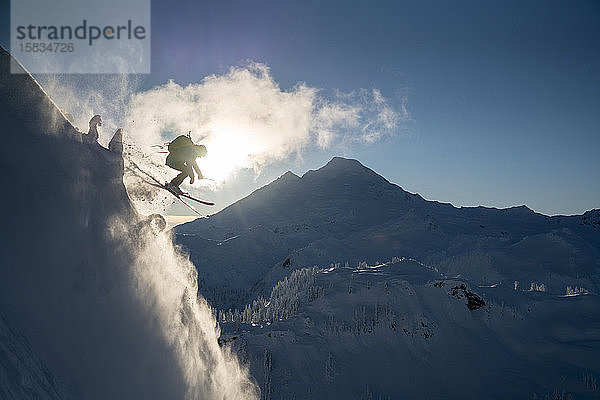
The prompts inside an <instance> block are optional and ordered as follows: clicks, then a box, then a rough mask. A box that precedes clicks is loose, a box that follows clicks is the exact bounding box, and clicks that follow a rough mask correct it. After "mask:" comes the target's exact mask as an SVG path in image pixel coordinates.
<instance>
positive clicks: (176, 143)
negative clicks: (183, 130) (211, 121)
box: [167, 135, 194, 152]
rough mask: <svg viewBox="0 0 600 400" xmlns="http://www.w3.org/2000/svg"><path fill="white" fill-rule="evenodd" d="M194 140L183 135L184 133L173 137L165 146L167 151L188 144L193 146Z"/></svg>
mask: <svg viewBox="0 0 600 400" xmlns="http://www.w3.org/2000/svg"><path fill="white" fill-rule="evenodd" d="M193 145H194V142H192V139H190V138H189V137H187V136H185V135H181V136H177V137H176V138H175V139H173V141H172V142H171V143H169V146H168V147H167V148H168V150H169V152H173V151H176V150H179V149H182V148H184V147H189V146H193Z"/></svg>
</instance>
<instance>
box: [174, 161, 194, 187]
mask: <svg viewBox="0 0 600 400" xmlns="http://www.w3.org/2000/svg"><path fill="white" fill-rule="evenodd" d="M178 167H181V169H179V168H175V169H176V170H178V171H181V173H180V174H179V175H177V176H176V177H175V178H173V180H172V181H171V184H172V185H174V186H177V187H179V185H181V183H182V182H183V180H184V179H185V178H187V177H188V176H190V177H191V178H190V179H192V180H193V179H194V178H193V177H194V175H193V174H194V171H192V168H191V167H190V166H189V165H185V164H181V165H178Z"/></svg>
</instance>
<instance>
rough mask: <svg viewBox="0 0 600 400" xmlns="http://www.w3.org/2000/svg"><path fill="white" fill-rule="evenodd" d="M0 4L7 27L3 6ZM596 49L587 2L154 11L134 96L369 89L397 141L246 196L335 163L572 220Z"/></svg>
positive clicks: (591, 190) (592, 9)
mask: <svg viewBox="0 0 600 400" xmlns="http://www.w3.org/2000/svg"><path fill="white" fill-rule="evenodd" d="M0 10H1V11H2V18H3V20H2V22H3V23H2V24H1V25H2V26H4V27H7V26H8V7H7V4H6V1H4V2H2V6H1V9H0ZM4 22H6V23H4ZM0 39H1V43H2V44H4V45H5V44H7V42H8V29H4V28H3V31H2V36H1V37H0ZM599 39H600V3H599V2H597V1H591V0H590V1H583V0H582V1H574V2H565V1H497V2H481V1H460V0H459V1H453V2H448V1H441V0H439V1H431V0H420V1H381V2H362V1H356V2H352V1H304V2H284V1H253V2H246V1H218V2H216V1H215V2H203V1H189V2H180V3H179V4H176V5H174V3H173V2H167V1H153V2H152V74H151V75H149V76H145V77H143V79H142V81H141V86H140V88H139V90H145V89H150V88H152V87H154V86H156V85H160V84H163V83H165V82H166V81H167V80H168V79H173V80H174V81H175V82H177V83H179V84H181V85H186V84H190V83H196V82H200V81H201V80H202V78H204V77H205V76H207V75H211V74H222V73H226V72H227V70H228V69H229V67H231V66H236V65H243V64H244V63H247V62H248V61H257V62H261V63H264V64H266V65H268V66H269V67H270V69H271V74H272V77H273V78H274V79H275V80H276V81H277V82H278V84H279V85H280V86H281V88H282V89H283V90H287V89H289V88H292V87H293V86H294V85H295V84H296V83H298V82H305V83H306V84H307V85H309V86H310V87H314V88H319V89H322V93H324V95H327V94H328V93H332V92H334V91H335V90H340V91H343V92H350V91H353V90H358V89H360V88H365V89H373V88H377V89H379V90H380V91H381V93H382V95H383V96H384V97H385V98H386V99H387V101H388V103H389V104H390V106H392V107H400V105H401V104H402V100H403V99H404V100H406V102H407V103H406V107H407V110H408V112H409V113H410V117H411V121H410V122H409V123H405V124H402V125H401V126H398V128H397V132H396V134H395V135H388V136H385V137H384V138H382V139H381V140H379V141H377V142H375V143H373V144H370V145H367V144H354V145H352V146H346V147H344V148H343V149H340V148H336V147H332V148H329V149H326V150H323V149H317V148H314V149H308V150H307V151H305V152H304V153H303V159H302V160H301V161H298V160H297V159H294V160H291V159H290V160H289V162H286V161H285V160H284V161H283V162H279V163H276V164H274V165H272V166H271V167H270V168H269V169H268V170H267V171H265V173H264V174H263V176H261V178H260V179H258V180H257V181H256V183H255V184H254V185H250V186H256V185H259V184H262V183H264V182H266V181H268V180H269V179H272V178H274V177H276V176H277V175H278V174H280V173H282V172H284V171H285V170H287V169H292V170H293V171H294V172H296V173H298V174H302V173H303V172H305V171H306V170H307V169H314V168H318V167H319V166H321V165H322V164H324V163H325V162H326V161H328V159H330V158H331V157H332V156H334V155H345V156H348V157H352V158H357V159H359V160H360V161H361V162H362V163H363V164H365V165H366V166H369V167H370V168H372V169H374V170H375V171H377V172H378V173H380V174H382V175H383V176H385V177H386V178H387V179H389V180H390V181H392V182H394V183H397V184H399V185H400V186H402V187H403V188H405V189H406V190H409V191H411V192H418V193H420V194H421V195H423V196H424V197H425V198H428V199H435V200H439V201H444V202H451V203H452V204H454V205H456V206H461V205H486V206H495V207H506V206H511V205H520V204H526V205H528V206H529V207H530V208H532V209H534V210H536V211H539V212H542V213H545V214H573V213H581V212H583V211H585V210H588V209H591V208H600V185H598V183H597V181H598V178H597V174H598V171H600V168H599V167H600V161H599V160H600V158H599V157H598V155H597V153H598V150H599V149H600V132H599V127H600V46H599V45H598V40H599ZM252 188H253V187H247V188H244V189H243V190H242V189H240V190H238V191H235V190H233V189H232V188H229V190H233V192H235V193H236V194H233V195H232V196H234V197H235V196H238V194H237V193H242V192H247V191H249V190H251V189H252Z"/></svg>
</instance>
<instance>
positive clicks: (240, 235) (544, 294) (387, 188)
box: [175, 157, 600, 400]
mask: <svg viewBox="0 0 600 400" xmlns="http://www.w3.org/2000/svg"><path fill="white" fill-rule="evenodd" d="M175 231H176V241H177V242H178V243H179V244H181V245H183V246H184V247H185V248H187V250H188V251H189V252H190V254H191V258H192V260H193V262H194V264H195V266H196V268H197V270H198V279H199V291H200V293H201V294H202V295H203V296H206V297H207V298H208V300H209V301H210V302H211V303H212V305H213V306H214V307H216V309H217V311H216V313H217V316H218V320H219V322H220V327H221V332H222V333H221V338H220V343H221V345H222V346H224V347H228V348H230V349H232V350H233V351H234V352H235V353H236V354H237V355H238V357H239V359H240V360H241V362H242V363H244V364H246V365H248V367H249V369H250V372H251V374H252V376H253V377H254V378H255V379H256V380H257V382H258V384H259V385H260V387H261V391H262V393H261V397H262V398H263V399H292V398H298V399H300V398H302V399H310V398H314V399H325V398H336V399H365V400H366V399H402V398H406V399H423V398H427V399H458V398H469V399H475V398H485V399H515V398H533V399H535V398H538V399H544V398H554V399H569V398H573V399H593V398H598V396H600V384H599V383H598V382H599V381H600V365H599V364H598V362H597V360H598V359H600V318H598V307H600V303H599V297H598V295H597V293H598V287H599V277H600V274H599V269H600V218H599V211H598V210H592V211H589V212H587V213H585V214H584V215H579V216H569V217H548V216H545V215H541V214H537V213H535V212H533V211H532V210H530V209H528V208H527V207H525V206H521V207H513V208H508V209H502V210H500V209H494V208H485V207H474V208H473V207H470V208H456V207H453V206H451V205H449V204H443V203H439V202H433V201H426V200H424V199H423V198H422V197H421V196H419V195H417V194H411V193H408V192H406V191H404V190H403V189H402V188H400V187H399V186H397V185H394V184H391V183H390V182H388V181H387V180H386V179H384V178H383V177H381V176H379V175H377V174H376V173H375V172H373V171H372V170H370V169H368V168H366V167H364V166H363V165H361V164H360V163H359V162H358V161H355V160H348V159H343V158H338V157H336V158H334V159H332V160H331V161H330V162H329V163H328V164H327V165H325V166H324V167H323V168H321V169H319V170H316V171H309V172H307V173H306V174H305V175H304V176H302V177H298V176H296V175H294V174H292V173H291V172H288V173H286V174H284V175H283V176H281V177H280V178H279V179H277V180H275V181H274V182H272V183H271V184H269V185H267V186H265V187H263V188H261V189H259V190H257V191H255V192H254V193H252V194H251V195H250V196H248V197H246V198H245V199H242V200H240V201H239V202H237V203H235V204H233V205H231V206H230V207H228V208H226V209H224V210H223V211H221V212H220V213H218V214H216V215H213V216H211V217H210V218H209V219H200V220H196V221H194V222H191V223H188V224H185V225H181V226H179V227H177V228H176V229H175Z"/></svg>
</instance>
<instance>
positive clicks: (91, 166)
mask: <svg viewBox="0 0 600 400" xmlns="http://www.w3.org/2000/svg"><path fill="white" fill-rule="evenodd" d="M12 61H13V62H14V60H12ZM10 62H11V58H10V55H9V54H8V53H7V52H5V51H4V49H1V48H0V132H1V134H2V146H0V178H1V180H2V182H4V189H3V190H2V195H1V196H0V199H1V202H0V206H1V208H2V213H1V214H0V219H1V227H2V230H1V232H0V316H1V319H0V336H1V337H2V347H0V349H1V350H2V352H0V367H1V369H0V374H1V375H0V384H1V385H2V388H1V389H0V394H2V396H0V397H2V398H67V397H66V396H69V397H70V398H76V399H134V398H144V399H152V398H154V399H168V398H177V399H183V398H191V399H200V398H201V399H210V398H255V397H256V396H257V392H256V390H255V387H254V385H253V384H252V383H251V382H250V380H249V378H248V376H247V374H246V372H245V371H244V370H243V369H242V368H240V366H239V365H238V363H237V361H236V360H235V358H232V357H230V356H229V355H228V354H227V353H226V352H224V351H222V350H221V348H219V346H218V344H217V338H218V336H219V331H218V328H217V327H216V326H215V320H214V318H213V316H212V313H211V310H210V309H209V307H208V306H207V305H206V303H205V302H203V300H202V299H201V298H200V299H197V297H196V293H197V280H196V277H197V276H196V271H195V269H194V267H193V265H192V264H191V263H189V261H188V260H187V259H186V258H185V257H184V256H182V255H181V254H180V253H178V251H177V250H176V249H175V248H174V247H173V245H172V241H171V236H170V234H168V233H167V234H165V233H160V232H158V231H156V230H155V229H153V227H152V225H151V224H149V223H148V221H147V220H145V219H144V218H143V217H142V216H139V215H138V214H137V213H136V212H135V210H134V209H133V207H132V206H131V204H130V202H129V198H128V197H127V193H126V190H125V187H124V186H123V183H122V176H123V159H122V156H121V154H120V152H118V150H119V149H118V146H117V147H115V149H116V150H117V152H111V151H109V150H107V149H105V148H103V147H101V146H100V145H99V144H98V143H96V142H91V141H89V140H85V139H86V137H85V136H82V134H81V133H80V132H78V131H77V130H76V129H75V128H73V126H71V124H70V123H69V122H68V121H67V120H66V119H65V118H64V116H63V114H62V113H61V112H60V111H59V110H58V108H57V107H56V106H55V105H54V103H53V102H52V101H51V100H50V99H49V98H48V97H47V96H46V94H45V93H44V92H43V90H42V88H41V87H39V85H38V84H37V83H36V82H35V80H34V79H33V78H32V77H31V76H30V75H28V74H27V73H25V71H23V74H15V75H13V74H10V73H9V63H10ZM90 117H91V116H90ZM104 117H105V118H106V117H108V116H104Z"/></svg>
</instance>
